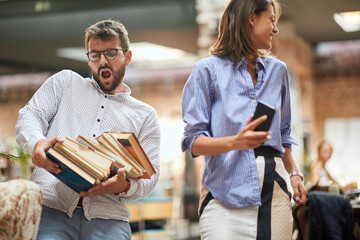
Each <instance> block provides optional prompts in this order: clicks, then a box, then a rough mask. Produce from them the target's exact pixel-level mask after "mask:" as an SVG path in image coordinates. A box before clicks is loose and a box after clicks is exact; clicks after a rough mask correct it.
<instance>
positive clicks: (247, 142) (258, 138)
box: [233, 115, 271, 150]
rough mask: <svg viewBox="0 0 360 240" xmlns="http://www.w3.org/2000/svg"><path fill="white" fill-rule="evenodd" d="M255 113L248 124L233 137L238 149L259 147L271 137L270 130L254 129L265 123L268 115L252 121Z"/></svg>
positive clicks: (234, 144)
mask: <svg viewBox="0 0 360 240" xmlns="http://www.w3.org/2000/svg"><path fill="white" fill-rule="evenodd" d="M252 118H253V115H252V116H251V117H250V118H249V120H248V121H247V123H246V125H245V126H244V127H243V128H242V129H241V131H240V132H239V133H238V134H236V135H235V136H234V137H233V146H234V149H237V150H245V149H249V148H258V147H260V145H261V144H262V143H264V142H266V141H268V140H270V139H271V132H270V131H254V129H255V128H256V127H257V126H259V125H260V124H261V123H263V122H264V121H265V120H266V119H267V116H266V115H263V116H261V117H260V118H258V119H256V120H254V121H252Z"/></svg>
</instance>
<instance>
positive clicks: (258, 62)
mask: <svg viewBox="0 0 360 240" xmlns="http://www.w3.org/2000/svg"><path fill="white" fill-rule="evenodd" d="M230 61H231V58H230ZM247 63H248V61H247V60H246V58H245V57H244V56H243V57H242V58H241V59H240V60H238V61H237V62H236V64H235V66H236V68H238V69H239V68H240V67H241V66H242V65H243V64H246V65H247ZM259 70H263V71H264V72H265V63H264V61H263V59H262V58H261V57H258V58H257V59H256V71H259Z"/></svg>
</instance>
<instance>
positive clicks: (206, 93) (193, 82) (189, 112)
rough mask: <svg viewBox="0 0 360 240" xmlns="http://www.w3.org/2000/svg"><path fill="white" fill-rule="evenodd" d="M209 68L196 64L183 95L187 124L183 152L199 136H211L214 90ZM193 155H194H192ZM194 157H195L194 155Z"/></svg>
mask: <svg viewBox="0 0 360 240" xmlns="http://www.w3.org/2000/svg"><path fill="white" fill-rule="evenodd" d="M211 86H212V84H211V73H210V69H209V67H207V66H205V65H204V64H203V63H202V62H201V61H200V62H198V63H196V64H195V66H194V69H193V71H192V73H191V75H190V77H189V79H188V80H187V82H186V84H185V86H184V89H183V93H182V117H183V120H184V122H185V124H186V125H185V128H184V138H183V140H182V144H181V147H182V151H186V150H189V152H190V153H191V154H192V151H191V149H192V145H193V143H194V141H195V139H196V138H198V137H199V136H204V135H205V136H211V131H210V127H209V125H210V124H209V122H210V115H211V100H212V94H211V92H212V91H211V89H212V87H211ZM192 155H193V154H192ZM193 156H194V155H193Z"/></svg>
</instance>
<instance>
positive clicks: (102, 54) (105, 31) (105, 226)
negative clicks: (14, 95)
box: [16, 20, 160, 240]
mask: <svg viewBox="0 0 360 240" xmlns="http://www.w3.org/2000/svg"><path fill="white" fill-rule="evenodd" d="M129 44H130V43H129V38H128V34H127V31H126V29H125V27H124V26H123V25H122V24H121V23H119V22H116V21H113V20H105V21H100V22H98V23H95V24H94V25H92V26H90V27H89V28H87V29H86V34H85V47H86V50H87V53H86V54H87V56H88V65H89V68H90V70H91V73H92V76H93V77H92V79H90V78H83V77H81V76H80V75H78V74H77V73H75V72H73V71H71V70H63V71H61V72H59V73H56V74H54V75H53V76H51V77H50V78H49V79H47V80H46V82H45V83H44V84H43V85H42V86H41V87H40V88H39V90H38V91H37V92H36V93H35V94H34V96H33V97H32V99H31V100H30V101H29V103H28V104H27V105H26V106H25V107H24V108H22V109H21V110H20V111H19V118H18V121H17V124H16V140H17V142H18V144H19V145H20V146H21V147H22V148H23V149H25V150H26V151H27V152H29V153H32V162H33V163H34V164H35V165H36V168H35V170H34V172H33V174H32V180H33V181H34V182H36V183H37V184H38V185H39V186H40V187H41V189H42V194H43V204H44V206H43V211H42V216H41V222H40V227H39V232H38V239H47V240H48V239H59V240H60V239H61V240H64V239H87V240H88V239H106V240H108V239H130V238H131V230H130V226H129V223H128V220H129V218H130V212H129V210H128V209H127V208H126V206H125V202H126V201H135V200H137V199H139V198H143V197H145V196H147V195H148V194H149V193H150V192H151V190H152V189H153V188H154V187H155V185H156V183H157V181H158V177H159V173H160V171H159V144H160V131H159V125H158V120H157V116H156V112H155V110H154V109H153V108H152V107H150V106H149V105H147V104H145V103H142V102H140V101H138V100H136V99H134V98H133V97H131V96H130V93H131V90H130V88H129V87H128V86H127V85H126V84H124V74H125V69H126V66H128V65H129V63H130V62H131V57H132V53H131V50H129ZM106 131H118V132H120V131H123V132H134V133H135V135H136V136H137V138H138V140H139V141H140V143H141V145H142V147H143V148H144V150H145V152H146V153H147V155H148V157H149V159H150V160H151V162H152V164H153V165H154V168H155V170H156V174H154V175H153V176H152V177H151V179H126V176H125V173H124V169H120V170H119V171H118V172H117V175H115V176H113V177H111V178H109V179H108V180H106V181H104V182H102V183H101V184H99V185H97V186H94V187H92V188H91V189H89V190H88V191H86V192H81V193H80V195H79V194H77V193H76V192H75V191H73V190H72V189H70V188H69V187H67V186H66V185H65V184H63V183H62V182H61V181H59V180H58V179H57V178H55V177H54V176H53V175H52V174H51V173H50V172H53V173H58V172H59V171H60V168H59V165H58V164H56V163H55V162H53V161H51V160H50V159H48V158H47V157H46V155H45V151H46V150H47V149H49V148H50V147H51V146H53V145H54V144H55V143H56V142H58V141H62V140H61V139H64V138H65V137H70V138H73V139H74V138H76V137H77V136H78V135H79V134H81V135H83V136H85V137H88V136H93V137H97V136H99V135H100V134H102V133H103V132H106Z"/></svg>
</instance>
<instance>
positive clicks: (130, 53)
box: [125, 49, 132, 66]
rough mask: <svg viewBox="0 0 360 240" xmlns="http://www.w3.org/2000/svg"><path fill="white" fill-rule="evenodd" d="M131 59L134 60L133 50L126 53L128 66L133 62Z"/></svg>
mask: <svg viewBox="0 0 360 240" xmlns="http://www.w3.org/2000/svg"><path fill="white" fill-rule="evenodd" d="M131 58H132V52H131V50H130V49H129V50H127V51H126V53H125V61H126V66H128V65H129V64H130V62H131Z"/></svg>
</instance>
